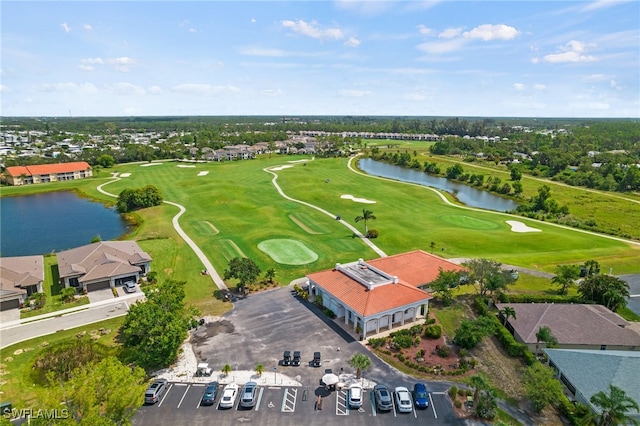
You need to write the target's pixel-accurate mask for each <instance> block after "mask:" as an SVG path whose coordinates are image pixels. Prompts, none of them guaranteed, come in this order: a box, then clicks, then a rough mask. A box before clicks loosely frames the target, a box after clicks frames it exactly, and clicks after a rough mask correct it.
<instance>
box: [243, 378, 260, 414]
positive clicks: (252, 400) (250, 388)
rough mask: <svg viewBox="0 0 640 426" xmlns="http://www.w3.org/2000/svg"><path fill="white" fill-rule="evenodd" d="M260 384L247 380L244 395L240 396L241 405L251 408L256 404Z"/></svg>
mask: <svg viewBox="0 0 640 426" xmlns="http://www.w3.org/2000/svg"><path fill="white" fill-rule="evenodd" d="M257 390H258V384H257V383H256V382H247V383H245V385H244V386H243V388H242V396H241V397H240V406H241V407H243V408H251V407H253V406H254V405H256V391H257Z"/></svg>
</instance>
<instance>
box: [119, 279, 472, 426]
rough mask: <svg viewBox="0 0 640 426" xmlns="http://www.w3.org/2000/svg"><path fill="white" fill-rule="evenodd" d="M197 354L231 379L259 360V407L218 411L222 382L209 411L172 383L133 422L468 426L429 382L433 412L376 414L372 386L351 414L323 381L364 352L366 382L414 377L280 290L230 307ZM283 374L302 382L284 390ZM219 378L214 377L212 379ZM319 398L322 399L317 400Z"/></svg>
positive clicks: (197, 338)
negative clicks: (288, 355) (289, 356)
mask: <svg viewBox="0 0 640 426" xmlns="http://www.w3.org/2000/svg"><path fill="white" fill-rule="evenodd" d="M192 344H193V348H194V352H195V354H196V356H197V358H198V361H199V362H207V363H209V365H210V367H212V369H213V370H214V371H218V372H219V371H220V369H221V368H222V366H224V365H225V364H229V365H230V366H231V367H232V372H231V373H230V374H229V376H230V379H231V380H237V381H238V384H240V385H242V382H241V381H240V380H239V377H235V376H234V372H237V371H242V370H244V371H247V370H249V371H253V370H254V369H255V366H256V365H257V364H258V363H260V364H262V365H263V366H264V373H263V375H262V377H261V378H260V379H259V380H256V381H257V382H258V385H259V388H258V391H257V396H256V404H255V407H253V408H252V409H243V408H239V407H238V400H236V403H235V405H234V407H233V408H231V409H219V408H218V402H219V399H220V395H221V392H222V385H221V386H220V389H219V390H218V395H217V397H216V400H215V403H214V405H212V406H201V405H200V399H201V398H202V395H203V393H204V389H205V385H204V384H201V383H199V384H194V383H171V384H170V387H169V389H168V390H167V392H165V394H164V395H163V396H162V397H161V400H160V402H158V403H156V404H155V405H145V406H143V407H141V408H140V409H139V410H138V412H137V413H136V415H135V416H134V418H133V419H132V424H133V425H172V426H174V425H176V424H189V425H205V424H207V425H208V424H211V423H212V422H216V423H220V424H232V423H236V422H240V423H244V422H250V423H255V424H260V425H301V424H304V425H306V426H314V425H323V426H324V425H326V424H327V423H329V422H347V423H348V424H362V425H364V424H367V425H369V424H390V423H393V424H401V425H404V424H407V425H417V424H420V423H422V424H424V423H425V422H428V423H429V424H442V425H445V424H469V422H468V421H465V420H461V419H458V418H457V417H455V415H454V413H453V407H452V405H451V402H450V400H449V397H448V395H446V393H445V392H446V390H447V389H448V387H449V385H448V384H447V383H443V382H427V388H428V390H429V393H430V394H429V395H430V401H431V404H430V407H429V408H428V409H426V410H418V411H415V410H414V411H413V412H412V413H406V414H405V413H402V414H401V413H398V412H397V410H396V409H395V405H394V409H393V410H392V411H390V412H378V411H377V410H376V409H375V407H374V404H373V395H371V394H370V390H371V389H368V388H367V389H366V390H365V395H364V400H363V404H362V407H361V408H360V409H350V408H349V407H348V406H347V404H346V397H347V396H346V395H347V394H346V392H345V391H340V390H338V391H332V392H329V391H327V390H326V389H325V387H324V385H323V384H322V382H321V378H322V376H323V375H324V374H326V373H327V372H333V373H335V374H341V373H344V374H355V371H353V369H352V368H351V367H350V366H349V359H350V358H351V356H352V355H353V354H355V353H365V354H367V355H368V356H369V357H370V358H371V361H372V365H371V367H370V368H369V369H368V370H367V371H366V372H365V379H366V380H365V384H366V383H367V380H368V381H370V382H373V383H381V384H384V385H386V386H388V387H389V389H390V390H393V388H394V387H396V386H405V387H407V388H409V390H411V389H413V385H414V384H415V383H416V382H417V381H418V380H417V379H415V378H413V377H411V376H408V375H406V374H404V373H401V372H398V371H397V370H395V369H393V368H391V367H390V366H389V365H387V364H386V363H384V362H382V361H380V360H379V359H378V358H376V357H375V356H373V354H371V353H370V352H369V351H368V350H367V348H366V347H365V346H364V345H362V343H361V342H358V341H356V340H355V339H354V338H353V337H352V336H350V335H349V334H348V333H345V332H344V330H342V329H341V328H340V327H339V326H337V325H336V324H335V323H334V322H333V321H332V320H330V319H329V318H328V317H326V315H324V314H322V313H321V312H319V311H318V310H317V308H314V307H313V306H310V305H308V304H306V303H303V302H301V301H300V300H298V299H297V298H295V297H294V296H293V295H292V293H291V289H289V288H282V289H277V290H272V291H268V292H264V293H260V294H256V295H251V296H249V297H248V298H246V299H243V300H239V301H237V302H236V303H235V305H234V309H233V310H232V311H231V312H229V313H227V314H226V315H225V316H224V317H223V318H222V319H221V320H220V321H216V322H215V323H212V324H207V325H206V326H203V327H199V328H198V330H197V331H196V332H195V334H194V335H193V336H192ZM287 350H288V351H291V352H293V351H300V352H301V361H302V362H301V365H300V366H297V367H294V366H283V365H282V363H281V359H282V357H283V352H284V351H287ZM316 351H319V352H321V354H322V365H321V367H319V368H314V367H312V366H311V361H312V359H313V354H314V352H316ZM283 375H285V376H287V377H289V378H292V379H295V381H297V382H298V383H299V384H300V385H299V386H291V385H287V383H290V382H287V381H286V380H283V379H282V377H283ZM213 380H217V378H214V379H212V381H213ZM319 396H321V397H322V398H321V399H319Z"/></svg>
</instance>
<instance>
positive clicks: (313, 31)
mask: <svg viewBox="0 0 640 426" xmlns="http://www.w3.org/2000/svg"><path fill="white" fill-rule="evenodd" d="M281 24H282V26H283V27H285V28H289V29H290V30H292V31H293V32H295V33H298V34H301V35H304V36H307V37H311V38H315V39H318V40H325V39H329V40H342V39H343V38H344V33H343V32H342V30H341V29H339V28H326V29H322V28H320V26H319V25H318V22H316V21H311V22H307V21H304V20H302V19H298V20H297V21H290V20H285V21H282V22H281Z"/></svg>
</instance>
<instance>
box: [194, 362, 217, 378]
mask: <svg viewBox="0 0 640 426" xmlns="http://www.w3.org/2000/svg"><path fill="white" fill-rule="evenodd" d="M212 373H213V371H212V370H211V368H209V364H207V363H206V362H201V363H200V364H198V368H197V369H196V374H195V376H196V377H205V376H210V375H211V374H212Z"/></svg>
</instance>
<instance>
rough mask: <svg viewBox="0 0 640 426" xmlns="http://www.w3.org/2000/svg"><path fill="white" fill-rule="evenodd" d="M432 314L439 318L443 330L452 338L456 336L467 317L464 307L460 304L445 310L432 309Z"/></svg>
mask: <svg viewBox="0 0 640 426" xmlns="http://www.w3.org/2000/svg"><path fill="white" fill-rule="evenodd" d="M430 312H431V313H433V314H434V315H435V316H436V318H438V321H439V322H440V324H441V325H442V329H443V330H444V332H445V333H446V334H447V335H448V336H450V337H453V336H454V335H455V333H456V329H457V328H458V326H459V325H460V322H461V321H462V319H463V318H465V317H466V312H465V310H464V307H463V306H462V305H460V304H454V305H451V306H447V307H444V308H433V307H431V308H430Z"/></svg>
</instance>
